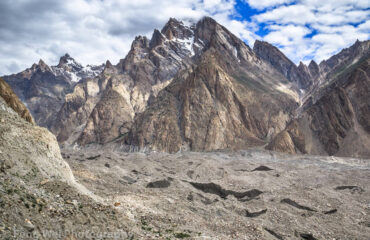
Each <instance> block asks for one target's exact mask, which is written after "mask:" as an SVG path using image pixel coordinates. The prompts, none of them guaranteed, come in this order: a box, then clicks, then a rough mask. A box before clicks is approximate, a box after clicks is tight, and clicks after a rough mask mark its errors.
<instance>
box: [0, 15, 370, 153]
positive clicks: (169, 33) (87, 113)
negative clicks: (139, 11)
mask: <svg viewBox="0 0 370 240" xmlns="http://www.w3.org/2000/svg"><path fill="white" fill-rule="evenodd" d="M369 49H370V42H369V41H364V42H359V41H357V42H356V43H355V44H354V45H353V46H351V47H350V48H348V49H344V50H342V51H341V52H340V53H338V54H336V55H334V56H333V57H331V58H329V59H328V60H325V61H322V62H321V63H319V64H317V63H316V62H314V61H311V62H310V63H309V65H305V64H304V63H300V64H299V65H298V66H297V65H295V64H294V63H293V62H292V61H290V60H289V59H288V58H287V57H286V56H285V55H284V54H283V53H282V52H281V51H280V50H279V49H278V48H276V47H274V46H272V45H271V44H269V43H267V42H262V41H258V40H257V41H256V42H255V44H254V47H253V49H252V48H250V47H249V46H248V45H246V44H245V43H244V42H243V41H242V40H240V39H238V38H237V37H236V36H235V35H233V34H232V33H231V32H230V31H228V30H227V29H226V28H225V27H223V26H221V25H220V24H218V23H217V22H216V21H214V20H213V19H211V18H209V17H205V18H203V19H201V20H200V21H198V22H197V23H191V24H184V23H183V22H181V21H178V20H176V19H170V20H169V21H168V22H167V24H166V25H165V26H164V27H163V28H162V30H160V31H159V30H154V32H153V34H152V37H151V39H148V38H147V37H145V36H138V37H136V38H135V40H134V41H133V43H132V45H131V50H130V51H129V53H128V54H127V56H126V57H125V58H124V59H122V60H120V61H119V63H118V64H116V65H113V64H111V63H110V62H109V61H107V62H106V63H105V64H103V65H101V66H88V67H82V65H81V64H78V63H77V62H76V61H75V60H74V59H73V58H71V57H70V56H69V55H65V56H63V57H62V58H61V59H60V62H59V64H58V65H57V66H52V67H49V66H48V65H46V64H45V63H44V62H43V61H40V62H39V64H35V65H33V66H32V67H31V68H30V69H26V70H25V71H23V72H21V73H18V74H14V75H10V76H4V77H3V78H4V80H5V81H7V82H8V83H9V85H10V86H11V87H12V88H13V89H14V91H15V93H16V94H17V95H18V96H19V97H20V99H21V100H22V101H23V102H24V103H25V105H26V106H27V107H28V108H29V109H30V112H31V114H32V116H33V118H34V119H35V121H36V123H37V124H39V125H41V126H45V127H48V128H49V129H50V130H51V131H52V132H53V133H54V134H55V135H56V136H57V139H58V141H59V143H60V144H61V145H62V146H65V147H68V146H75V145H79V146H87V145H90V146H92V145H109V144H115V145H117V146H120V147H121V148H123V149H126V150H155V151H167V152H177V151H180V150H182V151H184V150H192V151H211V150H218V149H234V150H235V149H246V148H251V147H253V148H264V147H266V148H267V149H269V150H277V151H284V152H289V153H311V154H324V155H341V156H370V153H369V150H368V147H367V146H369V144H368V143H370V141H369V139H370V135H369V134H370V130H369V125H370V124H369V120H368V119H369V114H370V105H369V104H370V101H369V99H370V96H369V92H370V91H369V84H370V83H369V56H370V55H369ZM353 143H356V144H354V145H356V146H352V145H353Z"/></svg>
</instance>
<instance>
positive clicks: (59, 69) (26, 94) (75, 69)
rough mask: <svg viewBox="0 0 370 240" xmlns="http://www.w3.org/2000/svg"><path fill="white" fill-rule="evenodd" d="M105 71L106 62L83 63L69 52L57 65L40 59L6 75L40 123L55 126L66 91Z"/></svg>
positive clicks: (49, 126)
mask: <svg viewBox="0 0 370 240" xmlns="http://www.w3.org/2000/svg"><path fill="white" fill-rule="evenodd" d="M101 71H102V66H87V67H83V66H82V65H81V64H79V63H77V62H76V61H75V60H74V59H73V58H71V57H70V56H69V55H68V54H66V55H65V56H63V57H61V58H60V61H59V64H58V65H57V66H48V65H47V64H45V63H44V62H43V61H42V60H40V61H39V63H38V64H33V65H32V67H31V68H28V69H26V70H25V71H23V72H20V73H18V74H13V75H9V76H4V77H3V78H4V80H5V81H6V82H8V84H9V85H10V86H11V87H12V88H13V90H14V91H15V93H16V94H17V95H18V96H19V98H20V99H21V100H22V102H24V103H25V104H26V106H27V107H28V108H29V110H30V112H31V114H32V116H33V117H34V119H35V121H36V123H37V124H38V125H40V126H43V127H48V128H49V129H51V127H52V125H53V123H54V122H55V121H56V120H57V119H56V116H57V113H58V111H59V110H60V108H61V107H62V105H63V103H64V98H65V95H66V94H68V93H69V92H71V91H72V90H73V87H74V85H75V83H76V82H78V81H79V80H80V79H83V78H91V77H94V76H96V75H97V74H98V73H100V72H101Z"/></svg>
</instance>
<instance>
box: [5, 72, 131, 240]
mask: <svg viewBox="0 0 370 240" xmlns="http://www.w3.org/2000/svg"><path fill="white" fill-rule="evenodd" d="M97 200H99V197H96V196H95V195H93V194H91V193H90V192H89V191H88V190H87V189H86V188H84V187H83V186H82V185H79V184H77V183H76V182H75V180H74V177H73V174H72V171H71V169H70V167H69V165H68V164H67V163H66V162H65V161H64V159H63V158H62V156H61V154H60V150H59V146H58V143H57V141H56V138H55V136H54V135H53V134H51V133H50V132H49V131H48V130H47V129H45V128H41V127H38V126H35V125H34V124H33V123H32V119H31V118H30V114H29V112H28V110H27V109H26V108H25V107H24V105H23V104H22V103H21V102H20V100H19V99H18V98H17V97H16V95H15V94H14V93H13V91H12V90H11V89H10V87H9V85H7V84H6V83H5V82H4V80H2V79H1V78H0V238H1V239H35V238H37V239H58V238H59V235H58V234H61V235H60V236H62V237H63V238H62V239H64V238H65V237H68V234H67V233H66V232H65V231H66V230H68V231H69V232H71V231H80V230H81V229H85V231H107V230H109V229H110V230H111V231H122V234H126V236H127V232H126V230H127V228H125V227H124V226H123V225H124V224H123V223H120V222H119V221H118V213H117V215H116V212H115V210H114V209H113V208H111V207H108V206H105V205H102V204H101V203H100V202H97ZM48 234H49V235H48ZM50 234H51V235H50ZM66 239H68V238H66ZM70 239H75V238H70ZM81 239H86V238H81Z"/></svg>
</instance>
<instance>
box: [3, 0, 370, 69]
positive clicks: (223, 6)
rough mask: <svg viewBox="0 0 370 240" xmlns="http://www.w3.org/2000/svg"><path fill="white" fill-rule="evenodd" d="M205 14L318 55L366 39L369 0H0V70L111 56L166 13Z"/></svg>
mask: <svg viewBox="0 0 370 240" xmlns="http://www.w3.org/2000/svg"><path fill="white" fill-rule="evenodd" d="M206 15H207V16H211V17H213V18H214V19H216V20H217V21H218V22H219V23H221V24H222V25H224V26H225V27H227V28H228V29H229V30H230V31H231V32H233V33H234V34H235V35H237V36H238V37H240V38H241V39H243V40H244V41H245V42H246V43H247V44H248V45H250V46H251V47H253V44H254V41H255V40H256V39H259V40H264V41H267V42H270V43H271V44H273V45H275V46H277V47H279V49H280V50H281V51H282V52H284V53H285V54H286V55H287V56H288V57H289V58H290V59H291V60H292V61H294V62H295V63H299V61H301V60H303V61H304V62H305V63H307V62H309V61H310V60H311V59H314V60H316V61H317V62H320V61H321V60H323V59H327V58H328V57H330V56H332V55H333V54H335V53H337V52H338V51H340V50H341V49H342V48H345V47H348V46H350V45H352V44H353V43H354V42H355V41H356V40H357V39H359V40H368V39H369V38H370V1H369V0H352V1H349V0H176V1H173V0H156V1H154V0H135V1H132V0H109V1H108V0H64V1H60V0H17V1H13V0H1V1H0V55H1V56H2V57H1V58H0V75H4V74H10V73H15V72H19V71H21V70H23V69H25V68H27V67H30V66H31V65H32V64H33V63H35V62H38V60H39V59H43V60H44V61H45V62H46V63H47V64H50V65H55V64H57V62H58V60H59V57H60V56H62V55H64V54H65V53H66V52H68V53H69V54H70V55H71V56H72V57H74V58H75V59H76V60H77V61H79V62H81V63H82V64H101V63H103V62H105V61H106V60H108V59H109V60H110V61H111V62H112V63H117V62H118V61H119V59H122V58H124V57H125V55H126V54H127V52H128V51H129V49H130V45H131V42H132V40H133V39H134V37H135V36H136V35H146V36H148V37H150V36H151V34H152V32H153V29H154V28H157V29H161V28H162V27H163V25H164V24H165V23H166V22H167V21H168V19H169V18H170V17H175V18H178V19H184V20H192V21H195V20H197V19H200V18H201V17H202V16H206Z"/></svg>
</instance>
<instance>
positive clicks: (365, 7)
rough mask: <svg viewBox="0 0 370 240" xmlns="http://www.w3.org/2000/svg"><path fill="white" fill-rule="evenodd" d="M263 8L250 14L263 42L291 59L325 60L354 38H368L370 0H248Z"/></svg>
mask: <svg viewBox="0 0 370 240" xmlns="http://www.w3.org/2000/svg"><path fill="white" fill-rule="evenodd" d="M248 2H249V4H250V6H251V7H255V8H258V9H260V10H261V8H264V9H265V11H264V12H263V13H261V14H257V15H255V16H253V20H254V21H255V23H256V24H261V23H264V24H270V25H269V26H267V27H265V30H267V32H268V33H267V34H266V35H265V36H264V37H263V39H264V40H265V41H268V42H271V43H273V44H275V45H277V46H279V47H280V49H281V50H282V51H283V52H284V53H285V54H286V55H287V56H288V57H289V58H291V59H292V60H293V61H294V62H296V63H298V62H299V61H300V60H307V59H308V58H313V59H315V60H316V61H318V62H319V61H321V60H323V59H326V58H328V57H330V56H332V55H333V54H335V53H337V52H338V51H340V50H341V49H342V48H345V47H348V46H350V45H352V44H353V43H354V42H355V41H356V40H357V39H359V40H368V39H369V38H370V31H369V28H370V22H369V18H370V10H369V8H370V1H368V0H366V1H364V0H357V1H349V0H325V1H323V0H298V1H295V2H294V3H293V2H291V3H290V4H289V3H288V4H285V5H281V4H282V3H281V2H279V1H266V2H264V1H252V0H250V1H248ZM285 3H286V2H285Z"/></svg>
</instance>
